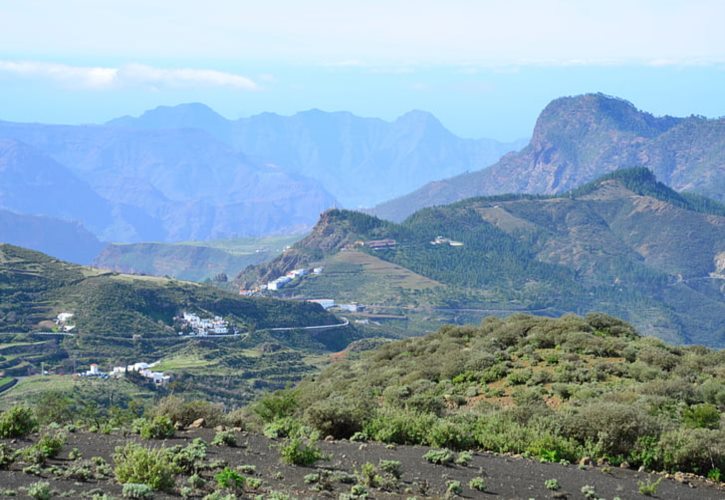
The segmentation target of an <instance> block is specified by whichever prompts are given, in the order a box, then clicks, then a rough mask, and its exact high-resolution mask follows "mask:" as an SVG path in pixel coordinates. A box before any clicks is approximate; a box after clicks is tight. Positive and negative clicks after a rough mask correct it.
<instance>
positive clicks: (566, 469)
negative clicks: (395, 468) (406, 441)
mask: <svg viewBox="0 0 725 500" xmlns="http://www.w3.org/2000/svg"><path fill="white" fill-rule="evenodd" d="M214 434H215V433H214V431H213V430H210V429H200V430H195V431H185V432H180V433H179V434H178V437H176V438H174V439H168V440H165V441H143V443H144V444H145V445H147V446H172V445H176V444H180V445H182V446H185V445H186V444H188V442H190V441H191V439H193V438H195V437H200V438H202V439H204V441H206V442H207V443H210V442H211V440H212V439H213V437H214ZM237 437H238V443H239V446H237V447H226V446H211V445H209V447H208V451H207V459H206V461H207V462H214V461H215V460H224V461H225V462H226V463H227V464H228V465H229V466H230V467H238V466H241V465H254V466H255V467H256V472H255V473H254V474H245V475H247V476H254V477H256V478H258V479H261V480H262V486H261V488H259V490H257V491H252V490H248V491H247V492H246V493H245V494H244V495H242V496H240V498H254V497H255V496H256V495H260V494H262V495H264V496H263V498H266V497H267V494H269V493H270V492H272V491H283V492H285V493H287V494H289V495H290V496H291V497H293V498H338V497H339V495H340V494H341V493H349V492H350V488H351V484H350V483H343V482H341V481H339V480H334V479H333V480H331V481H329V484H328V487H329V488H331V491H315V489H314V485H313V484H306V483H305V481H304V477H305V475H308V474H311V473H315V472H321V471H329V472H331V473H333V474H334V473H340V472H346V473H348V475H354V474H355V473H356V471H359V470H360V469H361V466H362V465H363V464H364V463H366V462H371V463H372V464H375V465H377V464H378V462H379V461H380V460H397V461H399V462H401V464H402V465H401V471H402V475H401V477H400V479H399V480H398V481H392V483H391V484H389V485H388V487H387V488H388V491H385V490H383V489H382V488H380V487H378V488H374V487H367V491H368V493H369V498H409V497H414V496H415V497H418V498H423V497H428V498H442V497H443V496H444V495H445V492H446V485H447V482H448V481H454V480H455V481H460V483H461V486H462V487H463V493H462V494H461V495H460V496H459V497H463V498H511V499H513V498H516V499H518V498H523V499H528V498H539V499H544V498H585V496H584V494H583V493H582V487H584V486H587V485H588V486H591V487H593V488H594V491H596V495H597V497H599V498H606V499H613V498H614V497H620V498H622V499H631V498H645V497H644V495H642V494H640V493H639V482H647V481H651V482H654V481H656V480H657V479H659V478H660V477H662V476H660V475H657V474H649V473H644V472H637V471H634V470H630V469H622V468H618V467H592V466H587V467H586V468H582V467H580V466H577V465H560V464H546V463H539V462H535V461H532V460H527V459H523V458H514V457H507V456H501V455H494V454H489V453H474V454H473V458H472V459H471V461H470V462H469V464H468V465H466V466H463V465H450V466H443V465H434V464H431V463H428V462H427V461H426V460H425V459H424V458H423V455H424V454H425V453H426V452H427V451H428V450H429V449H428V448H425V447H420V446H397V447H394V448H392V447H390V448H389V447H386V446H385V445H381V444H373V443H364V444H361V443H352V442H349V441H333V442H321V443H319V445H320V447H321V448H322V450H323V451H324V452H325V453H327V454H328V455H329V456H330V459H329V460H326V461H320V462H318V463H317V465H316V466H315V467H298V466H291V465H285V464H282V463H281V461H280V457H279V451H278V449H277V447H278V446H279V444H280V443H281V441H278V440H271V439H268V438H266V437H264V436H261V435H259V434H253V433H245V432H239V433H237ZM129 439H135V440H136V439H138V438H137V437H135V436H134V437H124V436H121V435H119V434H111V435H103V434H93V433H87V432H82V433H81V432H77V433H71V434H69V435H68V442H67V444H66V445H65V447H64V448H63V451H62V453H61V454H60V456H59V458H58V459H52V460H49V461H48V463H47V464H46V465H45V466H44V469H43V471H42V473H41V475H40V476H38V475H34V474H29V473H26V472H23V470H22V469H23V468H24V467H26V465H27V464H23V463H20V462H15V463H14V464H12V465H11V467H10V469H9V470H0V491H1V490H13V491H15V492H16V493H17V497H16V498H23V495H24V493H25V492H24V489H23V488H25V487H27V486H29V485H30V484H32V483H35V482H37V481H40V480H43V481H48V482H49V483H50V485H51V487H52V488H53V489H54V490H55V495H57V496H60V495H63V496H66V497H68V498H82V497H83V496H88V495H89V494H90V493H91V492H92V491H94V490H95V491H99V490H100V491H103V492H105V493H107V494H109V495H112V496H114V497H121V486H120V485H118V484H116V483H115V480H114V479H113V478H109V479H103V480H95V479H93V480H90V481H88V482H77V481H73V480H68V479H61V478H58V477H56V475H54V474H53V473H52V472H50V471H48V468H49V467H52V466H56V467H59V468H67V467H68V466H69V465H70V464H72V463H73V462H72V461H70V460H69V459H68V452H69V451H70V450H71V449H72V448H78V450H79V451H80V452H81V454H82V458H83V459H90V458H91V457H95V456H100V457H103V458H104V459H106V460H107V461H108V462H109V463H110V464H111V465H113V460H112V455H113V451H114V449H115V447H116V446H119V445H122V444H124V443H125V442H126V441H127V440H129ZM0 442H4V443H5V444H8V445H10V446H11V447H12V448H14V449H19V448H22V447H25V446H28V445H30V444H32V440H12V441H11V440H0ZM213 474H214V472H213V471H211V472H206V473H205V476H206V478H207V479H211V481H210V482H209V485H210V486H211V485H212V484H213V479H212V476H213ZM475 477H483V478H484V479H485V481H486V492H485V493H482V492H478V491H474V490H472V489H471V488H470V487H469V486H468V483H469V481H470V480H471V479H472V478H475ZM548 479H556V480H557V481H558V483H559V485H560V489H559V490H557V491H551V490H548V489H547V488H546V487H545V485H544V482H545V481H546V480H548ZM353 483H354V480H353ZM185 484H186V478H183V477H180V478H179V481H178V486H184V485H185ZM177 490H178V489H177ZM209 491H211V488H210V489H208V491H207V492H209ZM171 496H172V495H170V494H167V493H158V494H157V495H156V498H169V497H171ZM200 496H203V494H202V495H200ZM3 498H7V496H3ZM26 498H27V497H26ZM655 498H661V499H690V498H692V499H698V500H706V499H723V498H725V489H723V488H722V487H721V486H720V487H718V486H716V485H714V484H713V483H712V482H709V481H705V480H702V479H700V478H695V477H680V476H678V478H677V480H676V479H675V478H674V477H663V478H662V481H661V483H660V484H659V486H658V488H657V492H656V496H655Z"/></svg>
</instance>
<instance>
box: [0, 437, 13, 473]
mask: <svg viewBox="0 0 725 500" xmlns="http://www.w3.org/2000/svg"><path fill="white" fill-rule="evenodd" d="M14 461H15V451H14V450H13V449H12V448H10V447H9V446H8V445H6V444H5V443H0V469H6V468H7V467H8V466H9V465H10V464H12V463H13V462H14Z"/></svg>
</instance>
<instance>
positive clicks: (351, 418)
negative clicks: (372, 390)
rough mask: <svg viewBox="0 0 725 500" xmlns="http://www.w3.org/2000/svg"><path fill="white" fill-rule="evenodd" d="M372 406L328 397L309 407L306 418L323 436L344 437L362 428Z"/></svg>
mask: <svg viewBox="0 0 725 500" xmlns="http://www.w3.org/2000/svg"><path fill="white" fill-rule="evenodd" d="M370 407H371V405H365V404H362V403H360V402H357V401H350V400H347V399H344V398H334V399H326V400H323V401H318V402H316V403H314V404H312V405H311V406H310V407H308V408H307V409H306V410H305V420H306V421H307V422H308V423H309V424H310V425H311V426H312V427H314V428H315V429H317V430H319V431H320V432H321V433H322V435H323V436H333V437H334V438H336V439H344V438H348V437H350V436H352V435H353V434H355V433H356V432H359V431H361V430H362V428H363V424H364V422H365V421H366V420H367V419H368V418H369V415H370V410H369V409H370Z"/></svg>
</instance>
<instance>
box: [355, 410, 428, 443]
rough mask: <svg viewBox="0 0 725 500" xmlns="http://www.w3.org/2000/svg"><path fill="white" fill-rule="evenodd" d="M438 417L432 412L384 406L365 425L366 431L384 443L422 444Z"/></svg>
mask: <svg viewBox="0 0 725 500" xmlns="http://www.w3.org/2000/svg"><path fill="white" fill-rule="evenodd" d="M437 419H438V417H436V416H435V415H432V414H426V413H417V412H411V411H408V410H399V409H393V408H383V409H381V410H379V411H378V412H377V413H376V414H375V416H374V417H373V418H372V419H371V420H370V421H369V422H368V423H367V424H366V425H365V429H364V432H365V434H366V435H367V436H369V437H370V438H371V439H374V440H376V441H382V442H383V443H395V444H422V443H425V442H426V441H427V436H428V432H429V431H430V429H431V428H432V427H433V425H434V424H435V422H436V421H437Z"/></svg>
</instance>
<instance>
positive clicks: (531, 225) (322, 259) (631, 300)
mask: <svg viewBox="0 0 725 500" xmlns="http://www.w3.org/2000/svg"><path fill="white" fill-rule="evenodd" d="M371 240H392V243H390V241H388V242H387V243H383V244H382V248H381V247H380V244H377V247H376V245H368V244H367V243H365V242H369V241H371ZM451 242H455V244H452V243H451ZM304 266H315V267H318V266H319V267H323V268H324V272H323V273H322V274H321V275H319V276H310V277H304V278H302V279H300V280H297V281H295V282H293V283H292V284H291V285H290V286H288V287H286V288H283V289H282V291H281V293H280V294H281V295H282V296H287V297H297V298H302V297H304V298H324V297H328V298H333V299H338V300H340V301H351V302H355V301H356V302H360V303H363V304H365V305H366V307H367V309H368V310H369V311H375V310H380V311H382V310H385V311H387V312H391V311H395V310H396V309H397V313H399V314H400V315H402V316H404V318H403V319H405V317H407V318H409V319H410V318H413V316H415V314H414V312H418V313H420V314H421V315H423V316H425V317H426V318H428V319H429V320H430V319H431V318H435V317H441V316H442V315H443V314H442V313H444V312H446V313H452V315H451V314H448V315H446V317H444V318H443V319H442V320H443V322H446V321H451V320H453V321H455V320H456V317H458V318H459V320H460V319H461V318H463V319H465V320H466V321H470V320H471V313H473V312H476V311H479V312H480V316H485V315H487V314H492V313H513V312H516V311H530V312H532V311H535V312H537V313H539V314H547V315H560V314H564V313H567V312H573V313H578V314H582V313H588V312H591V311H602V312H606V313H610V314H611V313H616V314H618V315H619V316H621V317H623V318H625V319H627V320H628V321H631V322H632V323H633V324H635V325H636V326H637V328H638V329H639V331H641V332H642V333H644V334H647V335H655V336H658V337H661V338H663V339H666V340H668V341H671V342H677V343H700V344H707V345H712V346H717V347H722V346H723V345H725V281H724V280H725V207H723V205H721V204H719V203H718V202H715V201H712V200H708V199H705V198H702V197H699V196H686V195H681V194H679V193H677V192H675V191H674V190H672V189H671V188H669V187H667V186H665V185H664V184H662V183H660V182H658V181H657V180H656V179H655V177H654V175H653V174H652V173H651V172H650V171H649V170H647V169H644V168H638V169H623V170H617V171H615V172H613V173H612V174H609V175H608V176H604V177H602V178H600V179H598V180H596V181H594V182H592V183H590V184H587V185H585V186H582V187H580V188H578V189H577V190H574V191H569V192H567V193H565V194H563V195H550V196H542V195H540V196H535V195H508V196H497V197H479V198H470V199H467V200H464V201H460V202H457V203H454V204H450V205H446V206H440V207H435V208H427V209H423V210H420V211H418V212H416V213H414V214H413V215H411V216H410V217H408V218H407V219H406V220H405V221H404V222H403V223H401V224H395V223H391V222H388V221H385V220H382V219H378V218H375V217H372V216H368V215H365V214H362V213H359V212H349V211H339V210H337V211H330V212H326V213H325V214H323V217H322V218H321V219H320V221H319V223H318V225H317V226H316V227H315V228H314V230H313V231H312V232H311V233H310V235H309V236H307V237H306V238H304V239H303V240H300V241H299V242H298V243H297V244H295V245H294V246H293V247H292V248H291V249H290V250H288V251H287V252H285V253H283V254H282V255H281V256H279V257H278V258H277V259H275V260H274V261H272V262H271V263H268V264H263V265H260V266H256V267H253V268H249V269H247V270H246V271H245V272H243V273H242V274H241V275H240V277H239V278H238V282H239V284H240V286H243V287H246V288H249V287H251V286H253V285H254V284H255V283H256V284H260V283H261V284H263V283H266V282H267V281H270V280H272V279H275V278H277V277H278V276H281V275H282V274H284V273H286V272H288V271H289V270H291V269H293V268H297V267H304ZM381 273H387V275H386V276H385V279H384V280H382V281H375V279H376V277H378V276H380V275H381ZM369 283H374V286H368V284H369ZM480 316H479V318H478V319H479V320H480ZM413 319H414V318H413ZM414 323H415V322H414V321H411V322H410V324H411V325H413V324H414ZM422 324H423V328H428V325H429V324H430V323H429V322H423V323H422Z"/></svg>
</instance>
